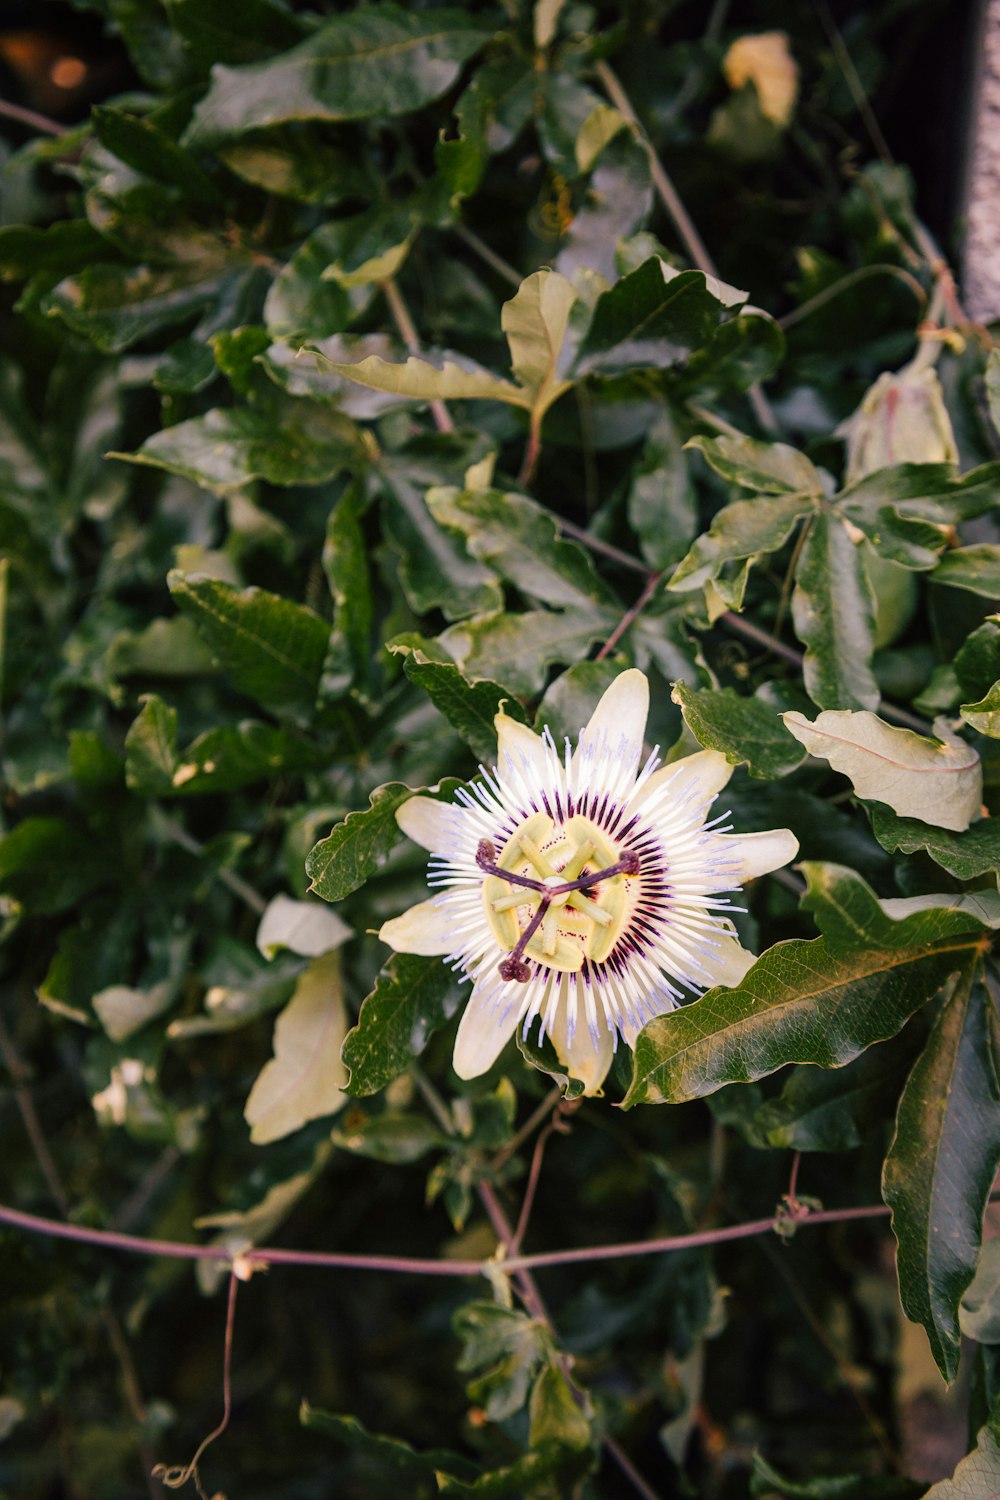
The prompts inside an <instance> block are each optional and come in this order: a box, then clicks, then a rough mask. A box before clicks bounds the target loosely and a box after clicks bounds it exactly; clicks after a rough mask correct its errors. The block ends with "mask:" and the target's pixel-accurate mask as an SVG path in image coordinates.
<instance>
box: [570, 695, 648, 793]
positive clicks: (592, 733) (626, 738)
mask: <svg viewBox="0 0 1000 1500" xmlns="http://www.w3.org/2000/svg"><path fill="white" fill-rule="evenodd" d="M648 716H649V683H648V681H647V680H646V677H645V674H644V673H642V672H639V671H637V670H636V669H635V667H630V668H629V670H628V671H627V672H622V673H621V674H620V675H619V676H618V677H616V678H615V680H614V682H613V683H612V684H611V686H610V687H609V688H607V689H606V690H605V692H604V693H603V695H602V697H601V700H600V702H599V703H598V705H597V707H596V708H595V709H594V712H593V713H592V714H591V716H590V722H589V723H588V724H587V727H586V728H585V729H582V730H581V731H580V743H579V748H578V749H577V751H576V752H575V754H574V756H573V765H574V768H576V767H577V766H578V765H579V763H580V761H581V759H582V758H583V756H584V754H585V752H587V751H589V752H591V753H592V754H595V755H599V754H600V753H601V749H602V747H605V748H610V749H612V750H614V751H616V752H617V757H618V760H619V764H620V767H621V776H622V779H623V780H624V779H625V778H626V777H627V778H628V779H629V780H631V778H632V777H634V776H635V773H636V771H637V770H638V769H639V761H640V760H641V759H642V741H643V736H644V735H645V733H646V719H647V718H648Z"/></svg>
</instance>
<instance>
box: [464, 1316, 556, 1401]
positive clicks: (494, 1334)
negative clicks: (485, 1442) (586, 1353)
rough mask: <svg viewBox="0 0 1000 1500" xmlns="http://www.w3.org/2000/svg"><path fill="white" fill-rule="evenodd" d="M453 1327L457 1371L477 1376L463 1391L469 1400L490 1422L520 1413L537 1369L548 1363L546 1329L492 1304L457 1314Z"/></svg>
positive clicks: (527, 1318) (548, 1342) (533, 1321)
mask: <svg viewBox="0 0 1000 1500" xmlns="http://www.w3.org/2000/svg"><path fill="white" fill-rule="evenodd" d="M452 1327H453V1328H454V1330H455V1333H456V1334H457V1336H458V1337H459V1338H460V1339H461V1341H462V1344H463V1346H464V1347H463V1349H462V1353H461V1354H460V1355H459V1358H458V1369H460V1370H462V1371H465V1372H468V1371H470V1370H472V1371H479V1374H478V1375H476V1377H475V1379H473V1380H470V1381H469V1384H468V1387H467V1389H468V1393H469V1396H470V1397H471V1399H472V1400H473V1401H476V1402H479V1403H480V1404H482V1405H483V1406H484V1408H485V1411H486V1415H487V1417H488V1418H489V1419H490V1421H491V1422H503V1421H505V1420H506V1419H507V1418H508V1417H510V1416H513V1414H514V1412H516V1411H520V1409H521V1407H522V1406H524V1404H525V1403H526V1401H527V1400H528V1392H529V1390H530V1388H531V1384H532V1381H533V1380H534V1378H535V1375H536V1373H537V1371H538V1369H539V1366H540V1365H542V1364H543V1363H546V1362H547V1361H548V1358H549V1352H550V1347H551V1345H550V1339H549V1335H548V1331H547V1329H546V1328H545V1327H544V1325H543V1324H541V1323H539V1322H538V1320H537V1319H535V1318H530V1317H529V1316H528V1315H527V1313H523V1312H518V1311H516V1310H515V1309H514V1308H507V1307H498V1306H497V1304H496V1303H495V1302H470V1303H467V1305H466V1306H465V1307H460V1308H459V1309H458V1311H457V1312H456V1313H455V1316H454V1317H453V1319H452Z"/></svg>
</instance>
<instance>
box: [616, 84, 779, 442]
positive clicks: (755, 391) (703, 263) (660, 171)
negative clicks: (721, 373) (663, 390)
mask: <svg viewBox="0 0 1000 1500" xmlns="http://www.w3.org/2000/svg"><path fill="white" fill-rule="evenodd" d="M594 71H595V72H596V74H597V76H598V78H599V79H600V80H601V83H602V84H603V85H604V89H605V91H606V93H607V95H608V98H609V99H610V100H611V102H612V104H614V106H615V108H616V109H617V110H618V111H619V113H620V114H622V115H624V117H625V119H626V121H627V122H628V125H629V128H630V129H631V131H632V134H633V135H634V136H635V139H636V140H637V141H638V143H639V145H640V146H641V147H642V149H643V150H644V151H645V153H646V156H647V158H648V161H649V175H650V177H651V178H652V181H653V186H654V188H655V189H656V192H657V196H658V197H659V199H660V202H661V203H662V204H663V206H664V208H665V209H666V211H667V213H668V214H669V215H670V217H671V219H672V220H673V221H674V227H675V228H676V230H677V233H678V234H679V235H680V237H681V240H682V242H683V244H684V248H685V249H686V250H687V253H688V255H689V256H690V257H691V259H692V260H693V261H694V263H695V265H696V266H697V267H698V269H699V270H700V271H704V273H705V275H706V276H714V277H715V278H716V279H718V276H719V273H718V271H717V270H716V268H715V262H714V261H713V259H712V257H711V255H710V254H709V252H708V248H707V246H706V244H705V241H704V240H703V239H702V237H701V235H700V234H699V233H698V230H697V228H696V226H695V223H694V220H693V219H692V218H691V215H690V214H689V213H688V211H687V209H686V208H685V206H684V203H683V201H682V199H681V196H680V194H679V193H678V191H677V189H676V188H675V187H674V185H673V182H672V181H671V180H670V178H669V177H668V175H667V172H666V169H665V168H664V166H663V163H662V162H661V161H660V158H659V157H658V156H657V154H656V151H655V149H654V147H653V143H652V141H651V140H650V139H649V136H648V135H647V134H646V132H645V130H644V129H643V127H642V123H641V122H640V120H639V116H638V115H637V114H636V112H635V108H634V106H633V104H632V101H631V99H630V98H629V96H628V94H626V92H625V90H624V89H623V88H622V85H621V82H620V80H619V78H618V76H617V74H616V73H615V72H614V71H613V69H612V68H610V67H609V66H608V64H607V63H606V62H605V61H604V59H603V58H601V59H599V60H598V62H596V63H595V64H594ZM747 396H748V397H749V400H750V405H751V406H752V407H753V410H754V415H755V416H756V418H757V420H758V422H759V423H760V425H761V427H762V428H763V429H764V431H765V432H770V433H776V432H780V430H781V426H780V423H779V422H778V419H777V417H776V416H775V414H774V411H773V410H772V407H771V403H770V402H769V401H768V399H767V397H766V396H765V395H764V392H763V391H762V390H761V388H760V386H759V385H756V384H755V385H752V386H751V387H750V389H749V390H748V391H747Z"/></svg>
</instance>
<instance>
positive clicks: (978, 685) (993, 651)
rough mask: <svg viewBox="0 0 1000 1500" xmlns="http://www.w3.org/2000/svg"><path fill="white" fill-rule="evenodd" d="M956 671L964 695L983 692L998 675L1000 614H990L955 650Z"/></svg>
mask: <svg viewBox="0 0 1000 1500" xmlns="http://www.w3.org/2000/svg"><path fill="white" fill-rule="evenodd" d="M953 665H954V668H955V675H956V677H957V678H958V681H959V684H960V690H961V692H962V693H964V694H965V696H966V697H967V698H973V697H979V696H981V695H985V694H987V693H988V692H989V690H990V689H991V688H992V686H993V684H994V682H996V680H997V678H998V677H1000V616H998V615H990V616H988V618H987V619H985V620H984V621H983V623H982V624H981V625H979V626H977V627H976V629H975V630H973V631H972V632H971V633H970V634H969V635H968V636H967V637H966V638H965V640H964V641H963V642H962V644H961V646H960V647H959V649H958V651H957V652H956V653H955V660H954V663H953Z"/></svg>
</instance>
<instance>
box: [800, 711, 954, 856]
mask: <svg viewBox="0 0 1000 1500" xmlns="http://www.w3.org/2000/svg"><path fill="white" fill-rule="evenodd" d="M782 718H783V719H784V721H785V727H786V728H787V729H788V730H789V731H790V732H791V733H792V734H794V736H795V738H796V739H797V740H798V741H799V743H800V744H803V745H805V747H806V749H807V750H808V751H809V753H810V755H816V756H819V757H820V758H821V759H823V760H828V761H829V762H830V765H831V766H832V767H833V769H834V770H835V771H840V772H842V773H843V775H845V776H847V777H849V778H850V780H851V782H852V783H853V786H854V790H855V791H856V792H857V794H858V796H859V797H863V798H866V799H868V800H869V801H873V802H884V803H886V805H887V806H889V807H891V808H892V810H893V812H896V813H899V815H900V817H904V818H919V819H920V820H921V822H924V823H932V824H933V825H934V826H935V827H936V828H950V829H952V830H954V831H955V832H956V833H960V832H961V831H962V830H963V829H965V828H968V826H969V824H970V823H971V822H972V819H973V818H974V817H975V816H976V814H977V813H978V812H979V808H980V805H981V803H982V800H983V772H982V765H981V762H980V759H979V756H978V755H977V754H976V752H975V750H973V749H972V748H971V747H970V746H969V745H967V744H965V742H964V741H963V740H960V739H959V738H958V737H957V736H956V735H953V734H952V733H951V732H950V730H949V729H948V728H947V726H946V725H945V723H944V721H943V720H941V719H938V720H936V721H935V725H934V727H935V730H936V731H937V733H938V735H939V736H940V738H939V739H937V740H933V739H929V738H928V737H927V736H925V735H922V734H914V732H913V730H912V729H895V728H893V727H892V725H890V724H886V723H885V722H884V721H883V720H882V719H880V718H879V717H878V715H877V714H873V713H869V712H868V711H867V710H865V711H862V712H859V713H855V712H853V711H852V710H850V709H825V710H824V711H823V713H821V714H819V715H818V716H817V718H816V719H815V720H813V721H812V722H810V721H809V720H808V719H807V718H805V717H804V715H802V714H800V713H795V712H793V713H786V714H782Z"/></svg>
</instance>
